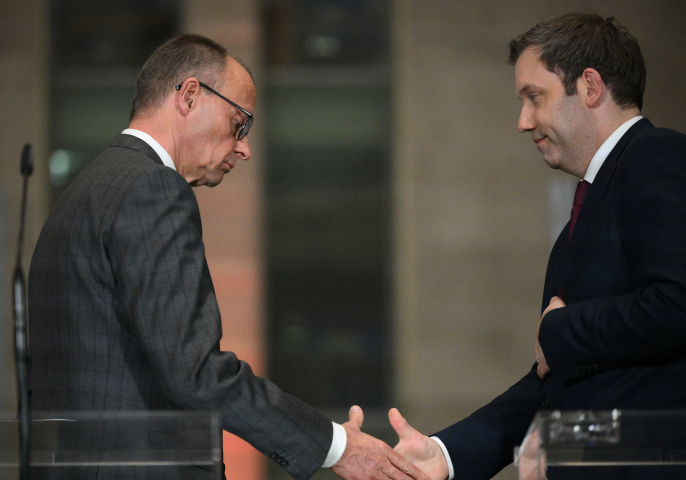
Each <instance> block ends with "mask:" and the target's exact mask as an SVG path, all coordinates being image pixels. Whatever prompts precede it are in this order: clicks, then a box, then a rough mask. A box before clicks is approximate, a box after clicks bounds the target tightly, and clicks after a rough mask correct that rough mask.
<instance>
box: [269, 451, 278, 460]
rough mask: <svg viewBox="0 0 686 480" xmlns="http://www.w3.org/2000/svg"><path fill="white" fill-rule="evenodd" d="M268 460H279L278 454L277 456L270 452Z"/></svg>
mask: <svg viewBox="0 0 686 480" xmlns="http://www.w3.org/2000/svg"><path fill="white" fill-rule="evenodd" d="M269 458H271V459H272V460H274V461H276V460H277V459H278V458H279V454H277V453H276V452H272V453H270V454H269Z"/></svg>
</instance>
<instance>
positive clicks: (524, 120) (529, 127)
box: [517, 105, 536, 133]
mask: <svg viewBox="0 0 686 480" xmlns="http://www.w3.org/2000/svg"><path fill="white" fill-rule="evenodd" d="M535 128H536V122H535V121H534V119H533V117H532V111H531V108H529V107H527V106H526V105H522V111H521V112H520V113H519V121H518V122H517V130H519V131H520V132H521V133H526V132H531V131H533V130H534V129H535Z"/></svg>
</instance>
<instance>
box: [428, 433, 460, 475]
mask: <svg viewBox="0 0 686 480" xmlns="http://www.w3.org/2000/svg"><path fill="white" fill-rule="evenodd" d="M430 438H431V440H433V441H434V442H436V443H437V444H438V446H439V447H441V450H443V455H445V461H446V463H447V464H448V480H453V478H454V477H455V470H453V462H452V461H451V460H450V454H449V453H448V450H447V449H446V448H445V445H443V442H442V441H441V439H440V438H438V437H430Z"/></svg>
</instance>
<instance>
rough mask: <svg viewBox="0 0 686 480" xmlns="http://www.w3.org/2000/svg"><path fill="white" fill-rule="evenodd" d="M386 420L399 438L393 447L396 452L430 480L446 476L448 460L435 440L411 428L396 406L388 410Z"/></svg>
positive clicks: (440, 479)
mask: <svg viewBox="0 0 686 480" xmlns="http://www.w3.org/2000/svg"><path fill="white" fill-rule="evenodd" d="M388 420H390V422H391V426H392V427H393V429H394V430H395V432H396V433H397V434H398V438H399V439H400V441H399V442H398V444H397V445H396V446H395V448H394V450H395V451H396V452H398V453H399V454H401V455H402V456H403V457H405V458H406V459H408V460H409V461H410V462H412V463H414V465H415V466H416V467H418V468H419V469H420V470H422V471H423V472H425V473H426V474H428V475H429V478H430V479H431V480H445V479H446V478H448V462H447V460H446V458H445V455H443V450H441V447H439V446H438V444H437V443H436V442H435V441H433V440H431V439H430V438H429V437H427V436H426V435H422V434H421V433H419V432H418V431H417V430H415V429H414V428H412V427H411V426H410V424H409V423H407V420H405V419H404V418H403V416H402V415H400V412H399V411H398V409H397V408H392V409H391V410H390V411H389V412H388Z"/></svg>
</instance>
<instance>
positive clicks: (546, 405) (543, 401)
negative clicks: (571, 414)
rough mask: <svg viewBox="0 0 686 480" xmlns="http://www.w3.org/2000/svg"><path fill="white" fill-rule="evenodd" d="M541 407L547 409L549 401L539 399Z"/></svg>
mask: <svg viewBox="0 0 686 480" xmlns="http://www.w3.org/2000/svg"><path fill="white" fill-rule="evenodd" d="M541 405H543V408H548V405H550V399H549V398H548V397H543V398H541Z"/></svg>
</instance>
